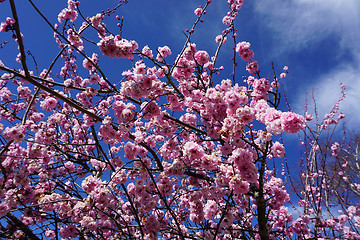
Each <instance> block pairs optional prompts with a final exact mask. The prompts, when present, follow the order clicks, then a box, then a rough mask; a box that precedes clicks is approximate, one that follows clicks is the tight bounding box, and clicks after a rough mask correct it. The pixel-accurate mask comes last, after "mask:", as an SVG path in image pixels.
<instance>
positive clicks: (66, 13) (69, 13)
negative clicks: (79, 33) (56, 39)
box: [58, 0, 79, 23]
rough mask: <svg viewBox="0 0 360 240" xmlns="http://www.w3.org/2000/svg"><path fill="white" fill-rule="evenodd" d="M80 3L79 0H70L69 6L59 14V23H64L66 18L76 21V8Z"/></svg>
mask: <svg viewBox="0 0 360 240" xmlns="http://www.w3.org/2000/svg"><path fill="white" fill-rule="evenodd" d="M77 5H79V2H74V1H72V0H68V7H67V8H64V9H63V10H62V11H61V12H60V13H59V15H58V21H59V23H62V22H63V21H64V20H69V19H70V20H71V21H72V22H74V21H75V20H76V18H77V17H78V13H77V11H76V10H75V8H76V7H77Z"/></svg>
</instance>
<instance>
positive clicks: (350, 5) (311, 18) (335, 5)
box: [255, 0, 360, 61]
mask: <svg viewBox="0 0 360 240" xmlns="http://www.w3.org/2000/svg"><path fill="white" fill-rule="evenodd" d="M255 11H256V12H257V13H259V14H260V15H261V16H263V17H264V18H265V21H264V22H265V23H266V24H267V25H268V27H269V28H270V29H271V30H272V31H274V33H276V34H275V35H274V36H275V37H276V39H277V40H278V41H279V44H278V46H279V48H282V49H274V50H275V51H279V50H282V51H283V50H284V49H286V50H287V51H288V50H289V49H292V50H301V49H303V48H305V47H306V46H307V45H308V44H309V43H310V42H313V41H319V40H322V39H324V38H326V37H327V36H328V35H329V34H336V35H338V36H339V37H340V39H341V41H340V44H341V47H342V48H343V49H344V50H345V49H347V50H350V51H352V52H353V53H354V54H355V55H356V56H357V57H359V58H360V53H359V50H360V45H359V42H358V41H359V40H358V39H359V37H360V31H359V30H358V29H360V14H359V13H360V1H358V0H344V1H338V0H316V1H314V0H292V1H283V0H272V1H269V0H259V1H256V2H255ZM359 58H358V60H359V61H360V59H359Z"/></svg>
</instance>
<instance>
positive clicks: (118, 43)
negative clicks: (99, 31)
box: [97, 36, 138, 59]
mask: <svg viewBox="0 0 360 240" xmlns="http://www.w3.org/2000/svg"><path fill="white" fill-rule="evenodd" d="M97 45H98V46H99V48H100V51H101V52H102V53H103V54H104V55H105V56H108V57H111V58H112V57H116V58H127V59H133V53H134V51H135V50H136V49H137V48H138V44H137V43H136V42H135V41H128V40H126V39H124V38H122V39H118V38H114V37H111V36H110V37H105V38H103V39H102V40H100V42H99V43H98V44H97Z"/></svg>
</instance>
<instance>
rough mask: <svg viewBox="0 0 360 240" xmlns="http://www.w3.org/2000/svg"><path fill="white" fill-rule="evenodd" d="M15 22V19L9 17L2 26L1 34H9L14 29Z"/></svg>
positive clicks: (0, 25) (0, 26) (0, 28)
mask: <svg viewBox="0 0 360 240" xmlns="http://www.w3.org/2000/svg"><path fill="white" fill-rule="evenodd" d="M14 24H15V20H14V19H13V18H10V17H7V18H6V21H5V22H2V23H1V24H0V32H8V31H10V30H13V29H14V26H13V25H14Z"/></svg>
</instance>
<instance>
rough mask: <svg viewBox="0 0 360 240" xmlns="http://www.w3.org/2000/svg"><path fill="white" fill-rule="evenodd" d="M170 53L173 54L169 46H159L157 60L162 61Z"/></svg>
mask: <svg viewBox="0 0 360 240" xmlns="http://www.w3.org/2000/svg"><path fill="white" fill-rule="evenodd" d="M168 55H171V50H170V48H169V47H168V46H164V47H159V48H158V54H157V56H156V60H157V61H159V62H162V61H164V58H166V57H167V56H168Z"/></svg>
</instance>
